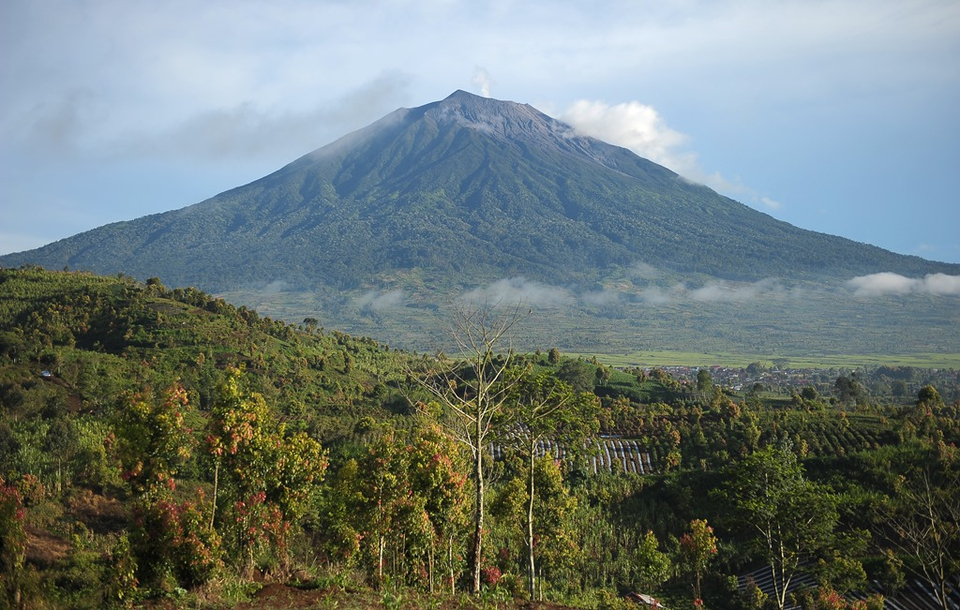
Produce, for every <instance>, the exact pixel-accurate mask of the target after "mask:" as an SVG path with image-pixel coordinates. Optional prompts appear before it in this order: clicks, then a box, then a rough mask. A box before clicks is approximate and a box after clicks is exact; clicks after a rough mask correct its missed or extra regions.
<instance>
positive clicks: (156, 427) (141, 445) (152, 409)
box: [111, 383, 192, 495]
mask: <svg viewBox="0 0 960 610" xmlns="http://www.w3.org/2000/svg"><path fill="white" fill-rule="evenodd" d="M189 408H190V405H189V400H188V398H187V391H186V390H185V389H184V387H183V386H182V385H181V384H179V383H176V384H174V385H172V386H170V387H169V388H167V389H166V391H165V392H164V394H163V396H162V397H161V398H160V400H154V398H153V396H151V395H150V392H149V390H148V391H146V392H145V393H143V394H126V395H124V397H123V398H122V399H121V401H120V405H119V407H118V408H117V411H116V414H115V417H114V422H113V423H114V435H113V437H112V439H111V440H112V445H113V447H112V448H113V451H114V455H116V457H117V459H118V460H119V462H120V465H121V468H122V471H123V474H122V476H123V478H124V479H126V480H127V481H128V482H129V483H130V486H131V487H132V488H133V491H134V492H135V493H137V494H143V495H152V494H155V493H157V492H158V491H159V490H162V489H164V488H170V489H172V488H173V487H174V485H175V477H176V475H177V473H178V471H179V469H180V466H182V465H183V464H184V462H186V461H187V460H188V459H189V458H190V448H191V444H192V438H191V436H190V434H189V433H188V432H187V428H186V425H185V424H184V413H185V412H186V411H187V410H188V409H189Z"/></svg>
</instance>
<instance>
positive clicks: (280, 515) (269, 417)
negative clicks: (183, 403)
mask: <svg viewBox="0 0 960 610" xmlns="http://www.w3.org/2000/svg"><path fill="white" fill-rule="evenodd" d="M207 450H208V452H209V453H210V455H211V456H212V458H213V460H214V472H215V475H214V498H213V502H214V507H216V506H217V504H218V503H219V502H220V500H221V499H222V498H220V497H218V496H220V495H222V494H221V492H220V489H219V487H220V486H221V482H220V469H221V468H223V471H224V472H223V475H224V476H223V478H224V479H225V481H223V483H225V484H226V485H225V487H226V488H227V492H228V498H229V500H231V503H230V504H229V505H228V508H229V509H230V516H231V519H229V520H225V523H229V525H230V529H231V530H232V534H233V535H232V542H233V544H234V545H235V546H236V548H237V550H238V551H239V552H240V556H241V559H242V561H243V567H245V568H250V567H251V566H252V563H253V556H254V552H255V550H256V548H257V547H258V546H262V545H264V544H266V545H270V546H271V547H272V550H274V551H276V552H277V553H278V555H280V558H281V560H285V558H286V555H285V552H286V541H287V534H288V533H289V530H290V528H291V526H292V524H293V523H294V522H295V521H297V520H298V519H299V518H300V517H302V516H303V514H304V511H305V510H306V508H307V506H308V504H309V502H310V500H311V498H312V496H313V494H314V492H315V491H316V487H315V484H318V483H320V481H321V480H322V479H323V475H324V472H325V471H326V467H327V461H326V456H325V455H324V452H323V448H322V447H321V446H320V443H319V442H317V441H316V440H314V439H312V438H310V437H309V436H307V435H306V434H304V433H302V432H301V433H297V434H293V435H290V436H288V435H287V434H286V426H285V425H284V424H282V423H277V421H276V420H275V416H274V412H273V411H272V410H271V409H270V408H269V407H268V406H267V403H266V400H265V399H264V398H263V396H262V395H260V394H258V393H256V392H250V391H249V390H248V389H247V388H246V387H245V383H244V379H243V376H242V374H241V373H240V371H237V370H234V371H231V372H230V374H229V376H228V377H227V380H226V381H225V382H224V383H223V385H222V386H221V387H220V391H219V396H218V398H217V401H216V402H215V404H214V405H213V409H212V410H211V413H210V421H209V423H208V434H207ZM216 514H218V513H217V512H216V511H214V513H213V515H212V516H211V523H215V516H216Z"/></svg>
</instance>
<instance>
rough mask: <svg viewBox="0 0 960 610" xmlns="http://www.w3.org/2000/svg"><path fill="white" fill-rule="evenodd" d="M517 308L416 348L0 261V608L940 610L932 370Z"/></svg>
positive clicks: (959, 507) (956, 415)
mask: <svg viewBox="0 0 960 610" xmlns="http://www.w3.org/2000/svg"><path fill="white" fill-rule="evenodd" d="M526 315H527V314H526V313H524V312H520V311H496V310H488V309H485V308H478V309H466V310H464V311H461V312H460V314H459V317H457V318H455V319H452V320H450V321H449V324H448V326H449V328H450V335H451V336H452V337H453V339H452V343H453V344H455V346H456V349H455V351H451V354H450V355H446V354H444V353H442V352H436V353H434V354H432V355H428V354H415V353H409V352H405V351H401V350H396V349H391V348H390V347H389V346H386V345H382V344H380V343H378V342H377V341H375V340H373V339H370V338H365V337H354V336H350V335H347V334H345V333H342V332H339V331H336V330H331V329H326V328H322V327H321V326H320V325H319V322H318V321H317V320H314V319H310V318H308V319H305V320H303V322H302V323H300V324H296V325H291V324H287V323H284V322H281V321H277V320H273V319H271V318H269V317H262V316H261V315H259V314H258V313H257V312H255V311H253V310H251V309H247V308H245V307H239V308H238V307H236V306H234V305H231V304H230V303H228V302H226V301H224V300H222V299H218V298H214V297H212V296H210V295H207V294H205V293H203V292H200V291H198V290H195V289H192V288H174V289H171V288H167V287H165V286H163V285H162V284H161V283H160V282H159V281H158V280H156V279H151V280H147V281H146V282H138V281H135V280H133V279H132V278H129V277H126V276H117V277H99V276H94V275H89V274H82V273H70V272H47V271H43V270H40V269H35V268H22V269H18V270H0V400H2V412H0V542H2V543H0V570H2V573H3V586H4V591H3V597H2V603H0V607H10V608H17V607H31V608H33V607H36V608H59V607H69V608H102V607H188V606H189V607H207V608H223V607H277V608H281V607H340V608H372V607H386V608H422V607H438V608H459V607H464V608H487V607H501V608H507V607H530V608H556V607H560V605H563V606H566V607H578V608H625V607H631V606H630V604H632V603H633V602H629V601H628V600H626V598H625V596H626V595H627V594H637V595H639V594H644V595H651V596H653V597H655V598H657V599H659V600H661V601H662V603H663V604H664V605H665V606H666V607H668V608H673V609H676V608H703V607H707V608H719V609H723V608H730V609H734V608H737V609H739V608H767V607H773V608H783V607H791V606H792V607H801V608H879V607H881V605H882V602H881V599H882V598H885V599H887V600H888V601H896V600H905V599H914V598H916V597H917V591H918V590H919V591H921V592H923V594H924V595H926V596H927V599H928V605H927V606H926V607H945V608H949V607H955V604H957V603H958V592H957V586H958V577H960V563H958V558H960V528H958V525H957V523H958V522H960V499H958V498H960V454H958V450H957V447H956V445H957V443H958V441H960V375H958V373H957V371H956V370H952V369H949V368H946V369H944V368H939V369H937V370H923V369H919V368H917V369H914V368H908V367H905V366H896V365H894V364H893V363H883V364H881V365H878V366H877V367H876V368H862V369H856V370H850V369H839V368H838V369H833V370H829V371H820V372H815V371H807V372H803V374H802V375H801V374H796V375H794V374H791V375H784V376H780V377H777V376H776V375H777V374H779V372H778V371H774V370H772V369H771V368H769V367H767V366H766V365H763V366H759V365H757V366H755V365H754V364H751V365H750V366H748V367H746V368H745V369H744V370H742V371H731V372H729V373H723V375H727V376H726V377H724V376H722V375H721V371H720V370H719V369H718V370H716V371H714V374H711V372H710V371H709V370H708V369H705V368H702V369H698V370H695V371H691V372H690V373H689V374H684V373H681V372H678V371H672V372H671V371H668V370H665V369H664V368H656V367H654V368H645V367H639V366H636V365H629V366H628V365H626V364H624V365H621V366H620V367H619V368H613V367H611V366H609V365H605V364H602V363H601V362H600V361H599V360H598V359H597V358H589V359H587V358H584V357H573V356H570V355H564V354H563V353H561V352H560V351H559V350H558V349H556V348H552V349H551V347H550V346H544V348H543V349H542V350H539V351H535V352H530V353H517V352H514V351H512V350H510V344H511V337H512V336H513V334H514V333H516V332H520V330H519V329H520V327H522V325H523V324H524V323H525V316H526ZM454 354H455V355H454ZM741 377H742V378H743V379H749V380H750V382H749V383H746V384H743V387H740V388H739V389H735V388H734V384H733V383H732V382H730V383H729V384H728V383H727V381H726V380H727V379H730V380H733V379H738V380H739V379H741ZM801 380H802V382H801ZM737 385H741V384H740V382H739V381H738V383H737ZM748 576H752V578H749V577H748ZM757 584H760V585H762V588H758V587H757V586H756V585H757ZM523 600H526V601H523ZM936 603H939V604H940V606H937V605H935V604H936ZM525 604H529V605H525ZM830 604H832V605H830ZM951 604H954V606H951Z"/></svg>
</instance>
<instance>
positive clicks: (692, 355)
mask: <svg viewBox="0 0 960 610" xmlns="http://www.w3.org/2000/svg"><path fill="white" fill-rule="evenodd" d="M565 353H566V354H567V355H568V356H582V357H584V358H596V359H597V361H599V362H602V363H603V364H606V365H608V366H614V367H635V366H639V367H657V366H726V367H734V368H736V367H746V366H747V365H749V364H751V363H753V362H760V363H763V364H765V365H767V366H770V365H772V364H773V359H772V358H771V357H770V356H761V355H758V354H733V353H723V352H715V353H709V354H708V353H700V352H681V351H638V352H631V353H624V354H603V353H596V352H591V353H571V352H565ZM781 359H782V360H785V361H786V363H787V364H786V366H788V367H790V368H799V369H830V368H856V367H861V366H862V367H876V366H883V365H890V366H912V367H917V368H924V369H957V368H960V354H904V355H876V354H873V355H864V354H830V355H819V356H818V355H811V356H793V357H786V356H785V357H782V358H777V360H778V361H779V360H781Z"/></svg>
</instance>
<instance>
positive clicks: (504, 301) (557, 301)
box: [461, 277, 572, 308]
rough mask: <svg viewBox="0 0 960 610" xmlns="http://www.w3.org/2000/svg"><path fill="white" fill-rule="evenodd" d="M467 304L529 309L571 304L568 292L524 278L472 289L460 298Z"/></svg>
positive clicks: (515, 278)
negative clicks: (511, 306) (520, 306)
mask: <svg viewBox="0 0 960 610" xmlns="http://www.w3.org/2000/svg"><path fill="white" fill-rule="evenodd" d="M461 298H462V299H463V300H464V301H466V302H467V303H474V304H484V303H486V304H492V305H516V304H519V303H522V304H524V305H530V306H531V307H534V306H535V307H545V308H551V307H558V306H560V305H565V304H569V303H571V302H572V296H571V295H570V293H569V291H567V290H565V289H563V288H559V287H557V286H549V285H547V284H540V283H539V282H531V281H529V280H527V279H526V278H524V277H512V278H508V279H503V280H497V281H496V282H493V283H492V284H488V285H486V286H480V287H478V288H474V289H473V290H470V291H468V292H466V293H464V294H463V296H462V297H461Z"/></svg>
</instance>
